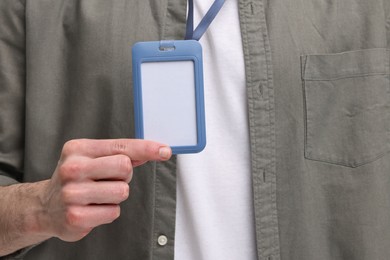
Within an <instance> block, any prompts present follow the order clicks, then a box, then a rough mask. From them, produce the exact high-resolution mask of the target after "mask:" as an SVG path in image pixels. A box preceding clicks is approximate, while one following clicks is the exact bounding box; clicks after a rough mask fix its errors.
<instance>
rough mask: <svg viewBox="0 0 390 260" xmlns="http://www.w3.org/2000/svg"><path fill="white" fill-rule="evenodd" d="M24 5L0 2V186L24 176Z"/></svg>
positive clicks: (22, 0)
mask: <svg viewBox="0 0 390 260" xmlns="http://www.w3.org/2000/svg"><path fill="white" fill-rule="evenodd" d="M25 5H26V3H25V0H1V1H0V185H10V184H13V183H15V182H18V181H22V179H23V174H22V173H23V170H22V169H23V157H24V115H25V85H26V84H25V82H26V80H25V78H26V77H25V56H26V55H25V45H26V41H25V31H26V30H25V27H26V24H25Z"/></svg>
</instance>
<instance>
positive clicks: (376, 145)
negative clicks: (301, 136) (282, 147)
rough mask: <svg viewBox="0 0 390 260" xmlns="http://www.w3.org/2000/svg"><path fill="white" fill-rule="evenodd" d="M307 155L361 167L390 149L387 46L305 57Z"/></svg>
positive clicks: (303, 74)
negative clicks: (384, 47) (385, 47)
mask: <svg viewBox="0 0 390 260" xmlns="http://www.w3.org/2000/svg"><path fill="white" fill-rule="evenodd" d="M301 58H302V59H301V62H302V63H301V65H302V78H303V92H304V103H305V157H306V158H307V159H311V160H317V161H323V162H328V163H333V164H338V165H344V166H348V167H358V166H360V165H363V164H366V163H369V162H372V161H375V160H377V159H378V158H380V157H382V156H383V155H385V154H386V153H387V152H388V151H389V125H390V121H389V115H390V109H389V108H390V107H389V100H390V99H389V97H390V94H389V92H390V91H389V88H390V81H389V58H390V55H389V50H387V49H366V50H358V51H351V52H343V53H336V54H323V55H305V56H302V57H301Z"/></svg>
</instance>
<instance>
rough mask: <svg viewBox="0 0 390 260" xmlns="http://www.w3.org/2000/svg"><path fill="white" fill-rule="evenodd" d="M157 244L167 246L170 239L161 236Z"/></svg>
mask: <svg viewBox="0 0 390 260" xmlns="http://www.w3.org/2000/svg"><path fill="white" fill-rule="evenodd" d="M157 243H158V244H159V245H160V246H165V245H166V244H167V243H168V238H167V237H166V236H164V235H161V236H159V237H158V239H157Z"/></svg>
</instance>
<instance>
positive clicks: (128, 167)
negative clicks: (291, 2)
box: [119, 155, 133, 174]
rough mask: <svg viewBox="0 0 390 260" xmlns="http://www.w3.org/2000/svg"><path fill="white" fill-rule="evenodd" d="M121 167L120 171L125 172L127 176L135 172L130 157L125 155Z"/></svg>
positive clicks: (120, 158) (121, 159)
mask: <svg viewBox="0 0 390 260" xmlns="http://www.w3.org/2000/svg"><path fill="white" fill-rule="evenodd" d="M119 165H120V169H121V170H123V171H124V172H125V173H126V174H127V173H130V172H132V171H133V166H132V163H131V160H130V158H129V157H128V156H125V155H122V156H120V157H119Z"/></svg>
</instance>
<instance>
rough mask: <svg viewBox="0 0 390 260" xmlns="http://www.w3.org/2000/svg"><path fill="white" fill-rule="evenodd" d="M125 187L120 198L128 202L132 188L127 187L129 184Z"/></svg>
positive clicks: (124, 185) (121, 190)
mask: <svg viewBox="0 0 390 260" xmlns="http://www.w3.org/2000/svg"><path fill="white" fill-rule="evenodd" d="M122 186H123V187H122V188H121V189H120V194H119V196H120V198H121V199H122V201H123V200H126V199H127V198H128V197H129V193H130V188H129V185H127V183H125V184H123V185H122Z"/></svg>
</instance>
